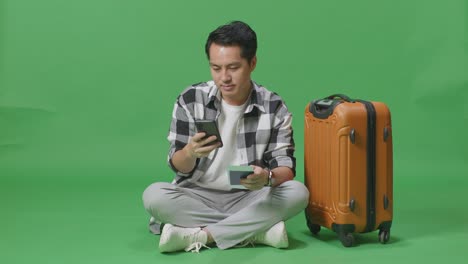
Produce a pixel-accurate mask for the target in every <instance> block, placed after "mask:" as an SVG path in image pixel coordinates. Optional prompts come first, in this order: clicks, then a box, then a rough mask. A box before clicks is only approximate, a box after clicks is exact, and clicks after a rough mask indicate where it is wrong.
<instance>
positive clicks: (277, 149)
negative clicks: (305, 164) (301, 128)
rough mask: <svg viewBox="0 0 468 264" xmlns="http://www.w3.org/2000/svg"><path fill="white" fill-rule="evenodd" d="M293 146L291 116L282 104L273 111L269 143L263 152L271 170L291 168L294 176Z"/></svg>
mask: <svg viewBox="0 0 468 264" xmlns="http://www.w3.org/2000/svg"><path fill="white" fill-rule="evenodd" d="M294 151H295V145H294V138H293V128H292V114H291V113H290V112H289V111H288V109H287V107H286V105H285V104H284V102H282V103H281V104H280V106H279V107H278V108H277V111H275V115H274V120H273V127H272V130H271V136H270V142H269V145H268V148H267V151H266V152H265V156H264V157H265V160H266V161H267V163H268V165H269V167H270V168H271V169H273V168H276V167H288V168H291V169H292V171H293V173H294V175H295V174H296V158H295V157H294Z"/></svg>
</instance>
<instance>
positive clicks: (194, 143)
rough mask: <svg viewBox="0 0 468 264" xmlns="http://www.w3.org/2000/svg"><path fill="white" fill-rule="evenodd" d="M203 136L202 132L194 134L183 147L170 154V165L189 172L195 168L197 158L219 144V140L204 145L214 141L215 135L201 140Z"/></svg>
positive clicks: (203, 155) (205, 154)
mask: <svg viewBox="0 0 468 264" xmlns="http://www.w3.org/2000/svg"><path fill="white" fill-rule="evenodd" d="M204 136H205V133H204V132H201V133H197V134H195V135H194V136H193V137H192V138H191V139H190V141H189V143H188V144H187V145H185V147H184V148H183V149H181V150H178V151H176V153H174V155H173V156H172V165H173V166H174V168H175V169H177V170H178V171H180V172H182V173H190V172H191V171H192V170H193V169H194V168H195V165H196V161H197V159H198V158H201V157H206V156H208V155H209V154H210V152H211V151H213V150H214V149H216V148H217V147H219V146H220V145H221V143H220V142H217V143H216V144H214V145H210V146H205V145H206V144H208V143H210V142H212V141H215V140H216V136H211V137H209V138H206V139H203V140H202V138H203V137H204Z"/></svg>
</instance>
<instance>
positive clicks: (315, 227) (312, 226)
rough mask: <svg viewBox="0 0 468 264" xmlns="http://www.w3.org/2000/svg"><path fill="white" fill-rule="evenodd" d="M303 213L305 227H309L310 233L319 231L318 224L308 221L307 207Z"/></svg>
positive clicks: (315, 233)
mask: <svg viewBox="0 0 468 264" xmlns="http://www.w3.org/2000/svg"><path fill="white" fill-rule="evenodd" d="M304 213H305V217H306V222H307V227H308V228H309V230H310V232H311V233H312V234H314V235H317V234H318V233H319V232H320V225H317V224H312V222H311V221H310V216H309V213H308V211H307V209H305V210H304Z"/></svg>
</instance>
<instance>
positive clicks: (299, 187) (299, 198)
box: [280, 180, 309, 210]
mask: <svg viewBox="0 0 468 264" xmlns="http://www.w3.org/2000/svg"><path fill="white" fill-rule="evenodd" d="M280 186H281V188H283V189H284V191H285V192H286V195H287V200H288V202H289V203H290V205H291V206H293V207H296V208H297V210H303V209H304V208H306V207H307V204H308V203H309V190H308V189H307V187H305V185H304V184H303V183H301V182H299V181H295V180H292V181H287V182H284V183H283V184H281V185H280Z"/></svg>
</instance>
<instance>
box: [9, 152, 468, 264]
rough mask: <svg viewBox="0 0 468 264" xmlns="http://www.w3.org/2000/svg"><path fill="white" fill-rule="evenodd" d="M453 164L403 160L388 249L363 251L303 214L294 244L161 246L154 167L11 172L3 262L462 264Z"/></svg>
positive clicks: (458, 180) (463, 181)
mask: <svg viewBox="0 0 468 264" xmlns="http://www.w3.org/2000/svg"><path fill="white" fill-rule="evenodd" d="M446 165H447V166H444V167H445V169H442V167H440V166H438V165H437V164H430V163H429V164H426V167H424V166H423V164H421V166H419V165H418V164H414V163H412V164H405V161H402V160H400V161H399V160H396V166H395V218H394V226H393V229H392V236H391V240H390V242H389V243H388V244H386V245H382V244H380V243H378V242H377V232H373V233H368V234H359V235H356V240H357V241H358V243H359V245H358V246H357V247H354V248H344V247H343V246H342V245H341V243H340V242H339V241H338V240H337V238H336V236H335V234H334V233H332V232H330V231H328V230H322V231H321V233H320V236H319V237H312V236H311V235H310V233H309V231H308V229H307V228H306V225H305V221H304V215H303V214H300V215H298V216H297V217H295V218H293V219H291V220H289V221H288V222H287V223H286V225H287V229H288V234H289V239H290V248H289V249H287V250H279V249H274V248H270V247H266V246H257V247H255V248H239V249H231V250H225V251H221V250H219V249H216V248H214V249H211V250H203V251H202V252H201V253H200V254H193V253H185V252H183V253H175V254H161V253H159V252H158V250H157V243H158V239H159V237H158V236H154V235H151V234H149V233H148V232H147V229H146V222H147V220H148V218H147V215H146V213H145V212H144V210H143V208H142V205H141V201H140V199H141V198H140V196H141V192H142V190H143V189H144V188H145V186H146V185H147V184H149V183H150V182H151V180H152V179H151V177H150V176H148V177H146V174H149V171H144V170H138V169H134V170H131V169H127V170H111V169H107V170H103V169H100V170H84V169H76V170H68V169H67V170H65V169H62V170H59V169H48V170H47V172H45V171H44V170H45V169H42V171H27V170H26V169H22V170H16V171H13V170H10V171H9V172H8V173H7V174H5V175H2V176H3V177H2V184H1V186H0V194H1V196H0V197H1V208H2V217H1V225H0V230H1V233H0V234H1V236H0V248H1V249H2V250H1V252H2V253H1V255H0V262H2V263H9V264H10V263H114V264H115V263H184V261H190V263H200V264H201V263H221V262H222V263H264V261H265V262H267V263H292V262H302V263H304V262H310V263H442V262H445V261H447V259H448V260H450V261H449V263H461V262H463V259H465V258H466V256H468V254H467V252H466V250H467V248H468V247H467V246H468V210H467V206H466V201H467V199H466V186H467V183H468V180H467V178H466V165H462V164H461V163H459V164H458V163H453V164H446ZM410 168H414V169H413V170H411V169H410ZM447 168H449V169H447ZM5 176H6V177H5ZM103 176H106V177H103ZM426 178H430V179H431V181H425V180H424V179H426ZM446 178H450V179H451V180H450V181H446ZM103 179H107V180H105V181H104V180H103ZM135 179H137V180H135Z"/></svg>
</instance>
